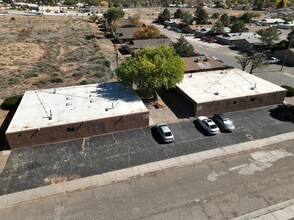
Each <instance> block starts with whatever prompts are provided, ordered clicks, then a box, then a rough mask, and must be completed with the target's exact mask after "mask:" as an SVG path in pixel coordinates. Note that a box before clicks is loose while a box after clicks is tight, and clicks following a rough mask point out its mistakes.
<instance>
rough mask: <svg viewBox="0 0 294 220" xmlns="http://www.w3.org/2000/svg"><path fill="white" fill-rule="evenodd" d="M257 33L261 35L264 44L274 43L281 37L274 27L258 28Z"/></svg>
mask: <svg viewBox="0 0 294 220" xmlns="http://www.w3.org/2000/svg"><path fill="white" fill-rule="evenodd" d="M257 33H258V34H259V35H260V40H261V42H262V43H263V44H264V45H274V43H275V41H278V40H279V38H280V36H279V32H278V30H277V29H276V28H274V27H270V28H268V29H261V30H258V31H257Z"/></svg>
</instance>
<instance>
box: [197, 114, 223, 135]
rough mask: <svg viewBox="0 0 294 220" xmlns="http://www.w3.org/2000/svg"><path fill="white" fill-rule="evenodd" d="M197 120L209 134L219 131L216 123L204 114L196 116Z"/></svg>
mask: <svg viewBox="0 0 294 220" xmlns="http://www.w3.org/2000/svg"><path fill="white" fill-rule="evenodd" d="M197 122H198V124H199V125H201V127H202V128H203V129H204V130H205V131H206V132H207V133H209V134H211V135H214V134H217V133H219V128H218V127H217V125H216V124H215V123H214V122H213V121H212V120H211V119H209V118H207V117H206V116H199V117H198V118H197Z"/></svg>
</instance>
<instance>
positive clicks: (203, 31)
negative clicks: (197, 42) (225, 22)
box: [195, 26, 231, 38]
mask: <svg viewBox="0 0 294 220" xmlns="http://www.w3.org/2000/svg"><path fill="white" fill-rule="evenodd" d="M211 29H212V26H211V27H204V28H199V29H198V30H195V37H196V38H202V37H206V36H208V35H210V34H211ZM224 31H225V33H230V31H231V29H230V28H229V27H225V28H224Z"/></svg>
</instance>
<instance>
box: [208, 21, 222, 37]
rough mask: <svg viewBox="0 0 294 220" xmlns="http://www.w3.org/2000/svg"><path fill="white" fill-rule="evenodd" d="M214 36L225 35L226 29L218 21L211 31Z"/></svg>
mask: <svg viewBox="0 0 294 220" xmlns="http://www.w3.org/2000/svg"><path fill="white" fill-rule="evenodd" d="M209 33H210V34H212V35H219V34H223V33H225V27H224V25H223V23H222V22H221V21H220V20H218V21H216V22H215V24H214V25H213V26H212V28H211V30H210V31H209Z"/></svg>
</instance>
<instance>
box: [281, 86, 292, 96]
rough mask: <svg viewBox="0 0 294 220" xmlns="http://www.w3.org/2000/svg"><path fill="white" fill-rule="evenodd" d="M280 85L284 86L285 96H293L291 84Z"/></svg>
mask: <svg viewBox="0 0 294 220" xmlns="http://www.w3.org/2000/svg"><path fill="white" fill-rule="evenodd" d="M281 87H282V88H284V89H287V94H286V96H287V97H293V96H294V88H292V87H291V86H285V85H283V86H281Z"/></svg>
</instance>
